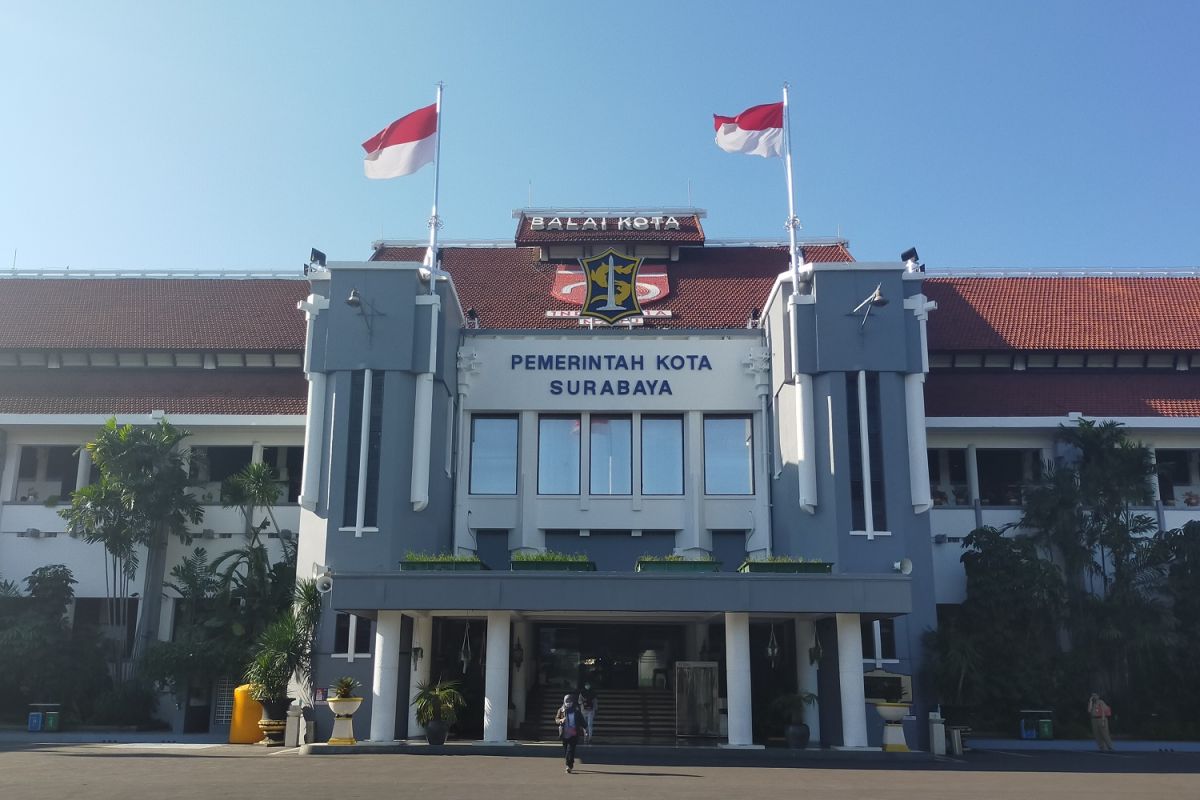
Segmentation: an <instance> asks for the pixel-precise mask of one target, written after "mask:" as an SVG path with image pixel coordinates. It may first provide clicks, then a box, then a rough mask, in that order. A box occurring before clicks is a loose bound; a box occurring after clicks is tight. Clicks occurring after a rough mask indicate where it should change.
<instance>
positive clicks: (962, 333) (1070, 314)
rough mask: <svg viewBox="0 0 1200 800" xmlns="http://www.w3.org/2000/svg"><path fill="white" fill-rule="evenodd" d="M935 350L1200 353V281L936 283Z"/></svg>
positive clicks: (931, 285)
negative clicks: (1174, 351)
mask: <svg viewBox="0 0 1200 800" xmlns="http://www.w3.org/2000/svg"><path fill="white" fill-rule="evenodd" d="M925 294H926V295H927V296H928V297H929V298H930V299H931V300H934V301H936V302H937V304H938V307H937V310H936V311H934V312H933V313H931V314H930V315H929V349H930V350H931V351H937V350H942V351H946V350H960V351H961V350H976V351H978V350H1014V349H1015V350H1200V322H1198V321H1197V319H1198V318H1197V316H1196V310H1197V309H1200V279H1196V278H1183V277H1181V278H1100V277H1097V278H1050V277H1048V278H928V279H926V281H925Z"/></svg>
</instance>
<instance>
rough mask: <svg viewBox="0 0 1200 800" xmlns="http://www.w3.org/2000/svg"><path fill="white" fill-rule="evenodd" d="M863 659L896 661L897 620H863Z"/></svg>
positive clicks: (877, 661)
mask: <svg viewBox="0 0 1200 800" xmlns="http://www.w3.org/2000/svg"><path fill="white" fill-rule="evenodd" d="M862 648H863V661H874V662H876V663H879V662H883V661H896V660H897V658H896V620H894V619H864V620H863V621H862Z"/></svg>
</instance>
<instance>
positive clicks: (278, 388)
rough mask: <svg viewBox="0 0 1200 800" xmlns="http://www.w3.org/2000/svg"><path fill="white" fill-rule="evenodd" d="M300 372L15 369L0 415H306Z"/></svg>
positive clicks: (0, 382)
mask: <svg viewBox="0 0 1200 800" xmlns="http://www.w3.org/2000/svg"><path fill="white" fill-rule="evenodd" d="M306 405H307V386H306V384H305V380H304V373H303V372H301V371H300V370H270V371H266V370H250V369H247V370H237V371H233V370H167V369H164V370H161V371H160V370H137V369H67V368H63V369H45V368H41V369H13V370H4V371H2V372H0V414H148V413H150V412H151V411H154V410H156V409H160V410H162V411H165V412H167V414H303V413H305V407H306Z"/></svg>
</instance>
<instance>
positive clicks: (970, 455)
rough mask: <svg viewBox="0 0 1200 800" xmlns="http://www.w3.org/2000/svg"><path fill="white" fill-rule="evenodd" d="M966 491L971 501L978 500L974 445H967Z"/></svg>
mask: <svg viewBox="0 0 1200 800" xmlns="http://www.w3.org/2000/svg"><path fill="white" fill-rule="evenodd" d="M967 493H968V494H969V495H970V499H971V502H972V503H974V502H976V501H977V500H979V462H978V461H976V460H975V445H973V444H969V445H967Z"/></svg>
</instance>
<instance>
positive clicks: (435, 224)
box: [429, 81, 446, 294]
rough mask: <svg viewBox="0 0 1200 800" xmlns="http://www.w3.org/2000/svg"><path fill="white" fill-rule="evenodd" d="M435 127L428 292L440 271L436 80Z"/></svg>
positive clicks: (439, 137)
mask: <svg viewBox="0 0 1200 800" xmlns="http://www.w3.org/2000/svg"><path fill="white" fill-rule="evenodd" d="M436 85H437V108H436V109H435V110H436V113H437V128H436V130H435V133H434V140H433V142H434V144H433V212H432V213H431V214H430V215H429V269H430V276H429V293H430V294H433V293H434V292H436V291H437V277H438V273H440V272H441V267H440V266H439V265H438V228H440V227H442V218H441V217H439V216H438V188H439V186H440V181H439V179H440V177H441V171H442V88H443V87H444V86H445V85H446V84H444V83H443V82H442V81H438V82H437V84H436Z"/></svg>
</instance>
